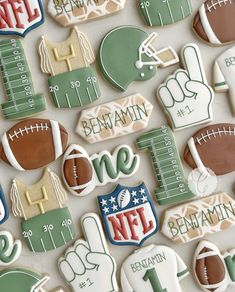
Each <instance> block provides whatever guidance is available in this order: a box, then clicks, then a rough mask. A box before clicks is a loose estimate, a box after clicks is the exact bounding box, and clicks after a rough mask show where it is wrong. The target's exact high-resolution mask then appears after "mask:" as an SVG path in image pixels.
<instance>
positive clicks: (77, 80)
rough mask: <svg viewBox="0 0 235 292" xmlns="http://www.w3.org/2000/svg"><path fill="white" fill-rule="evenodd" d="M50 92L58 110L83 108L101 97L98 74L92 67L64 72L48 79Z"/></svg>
mask: <svg viewBox="0 0 235 292" xmlns="http://www.w3.org/2000/svg"><path fill="white" fill-rule="evenodd" d="M48 85H49V90H50V92H51V95H52V97H53V100H54V103H55V105H56V107H58V108H72V107H81V106H84V105H87V104H90V103H92V102H94V101H95V100H97V99H98V98H99V97H100V94H101V93H100V88H99V83H98V80H97V76H96V72H95V70H94V69H93V68H92V67H86V68H81V69H77V70H73V71H71V72H64V73H61V74H58V75H55V76H52V77H50V78H49V79H48Z"/></svg>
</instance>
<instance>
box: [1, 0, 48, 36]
mask: <svg viewBox="0 0 235 292" xmlns="http://www.w3.org/2000/svg"><path fill="white" fill-rule="evenodd" d="M43 22H44V14H43V8H42V2H41V0H17V1H11V0H1V1H0V35H1V34H3V35H19V36H23V37H24V36H25V35H26V34H27V33H28V32H29V31H31V30H32V29H34V28H36V27H38V26H39V25H41V24H42V23H43Z"/></svg>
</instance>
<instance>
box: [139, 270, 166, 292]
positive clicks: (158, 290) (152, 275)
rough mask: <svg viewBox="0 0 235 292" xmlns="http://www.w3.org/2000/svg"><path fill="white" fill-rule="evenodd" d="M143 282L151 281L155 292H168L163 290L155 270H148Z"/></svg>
mask: <svg viewBox="0 0 235 292" xmlns="http://www.w3.org/2000/svg"><path fill="white" fill-rule="evenodd" d="M143 280H144V281H145V282H147V281H150V284H151V286H152V288H153V291H154V292H167V289H165V288H164V289H163V288H162V286H161V283H160V281H159V278H158V275H157V273H156V270H155V268H153V269H149V270H147V271H146V273H145V275H144V277H143Z"/></svg>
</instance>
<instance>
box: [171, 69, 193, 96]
mask: <svg viewBox="0 0 235 292" xmlns="http://www.w3.org/2000/svg"><path fill="white" fill-rule="evenodd" d="M186 72H187V71H185V70H178V72H177V73H176V74H175V78H176V80H177V82H178V84H179V86H180V88H181V90H182V91H183V93H184V95H185V96H187V97H191V96H193V93H192V92H190V91H188V90H187V88H186V84H187V82H188V81H190V78H189V75H188V74H187V73H186Z"/></svg>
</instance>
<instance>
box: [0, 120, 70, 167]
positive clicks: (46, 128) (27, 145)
mask: <svg viewBox="0 0 235 292" xmlns="http://www.w3.org/2000/svg"><path fill="white" fill-rule="evenodd" d="M67 142H68V133H67V131H66V130H65V128H64V127H63V126H62V125H60V124H59V123H58V122H56V121H53V120H46V119H28V120H24V121H22V122H19V123H18V124H16V125H15V126H13V127H12V128H11V129H9V130H8V131H7V132H5V134H3V136H2V138H1V144H0V158H1V159H2V160H3V161H4V162H6V163H7V164H9V165H11V166H13V167H14V168H16V169H17V170H20V171H24V170H31V169H37V168H40V167H43V166H46V165H47V164H49V163H51V162H52V161H54V160H56V159H57V158H58V157H60V156H61V155H62V154H63V153H64V151H65V149H66V147H67Z"/></svg>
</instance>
